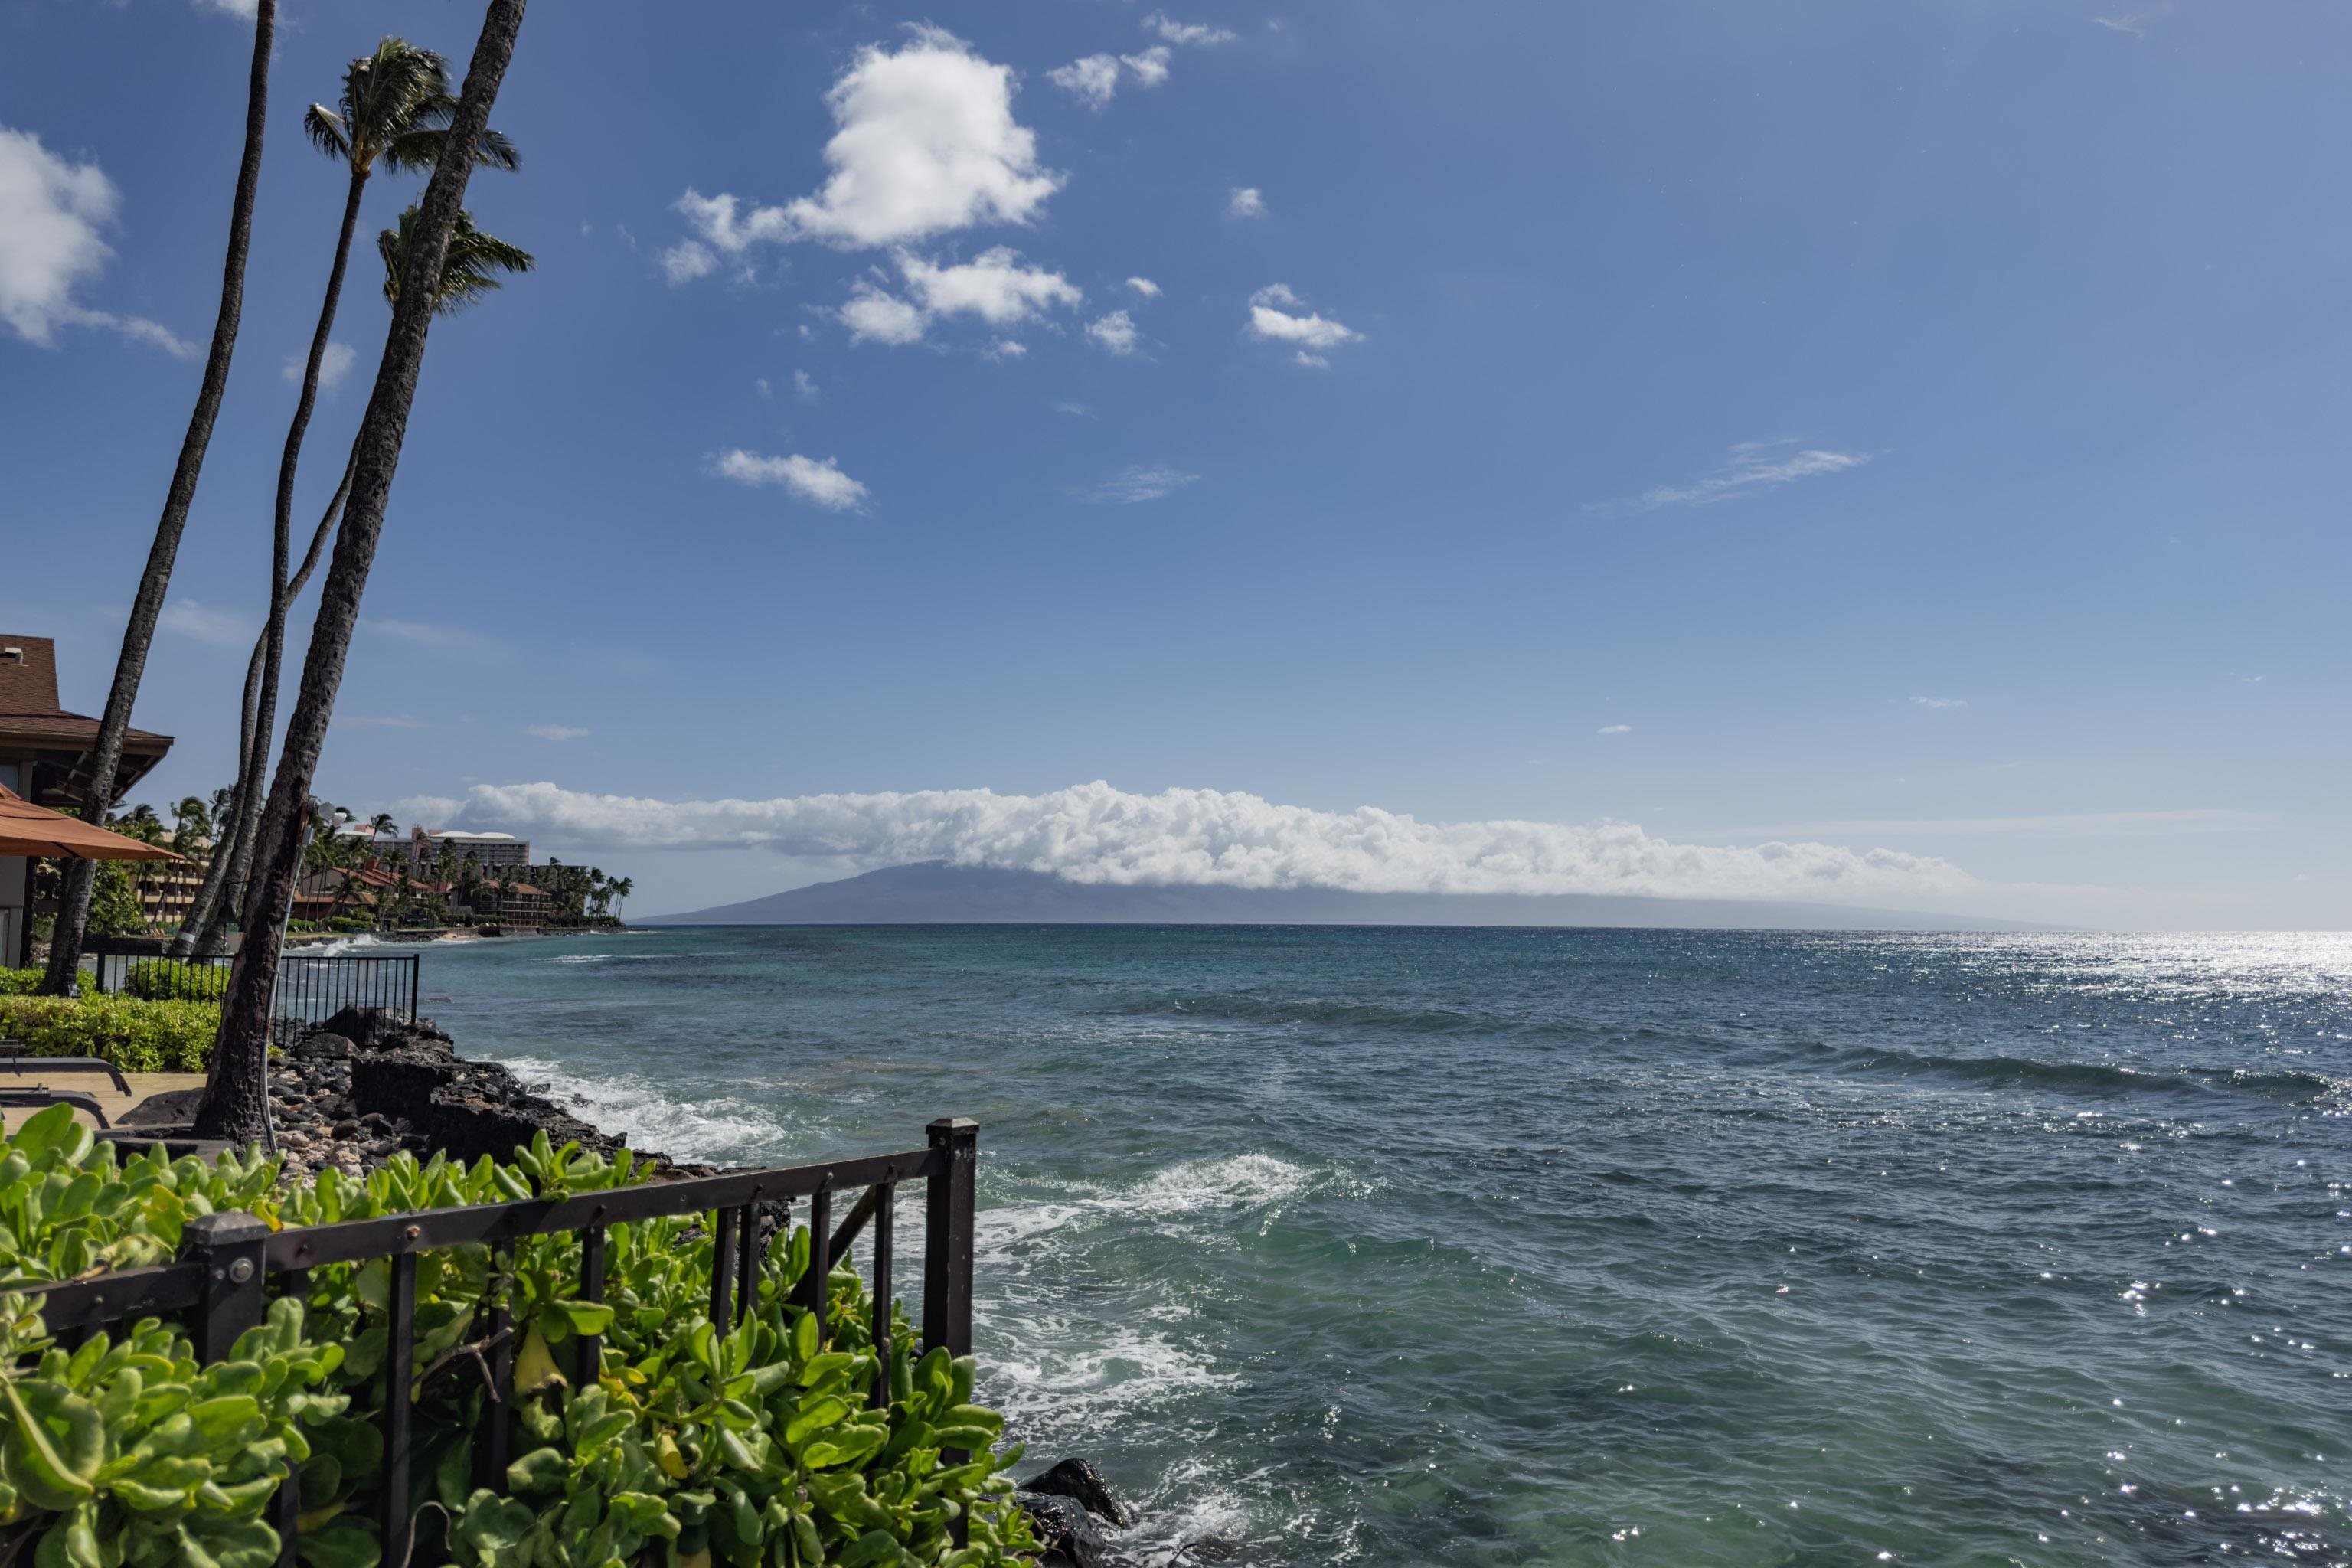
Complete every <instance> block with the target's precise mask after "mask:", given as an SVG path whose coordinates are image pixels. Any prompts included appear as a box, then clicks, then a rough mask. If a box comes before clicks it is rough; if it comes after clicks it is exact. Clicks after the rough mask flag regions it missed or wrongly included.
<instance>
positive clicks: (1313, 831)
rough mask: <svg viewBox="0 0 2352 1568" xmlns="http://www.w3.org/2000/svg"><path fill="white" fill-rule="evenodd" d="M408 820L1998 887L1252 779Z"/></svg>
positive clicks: (1022, 850) (517, 789) (492, 789)
mask: <svg viewBox="0 0 2352 1568" xmlns="http://www.w3.org/2000/svg"><path fill="white" fill-rule="evenodd" d="M401 810H402V814H403V815H404V816H406V817H408V818H411V819H417V820H424V819H437V820H439V821H440V822H441V823H442V824H443V825H444V826H454V827H462V828H467V829H472V830H476V831H485V830H496V831H500V832H508V833H515V834H519V835H522V836H526V837H534V838H540V839H542V840H548V841H552V842H555V843H559V844H562V845H566V846H572V847H578V848H583V849H590V850H599V851H604V850H635V851H639V852H657V851H679V850H698V849H735V850H741V849H762V850H767V851H771V852H772V853H774V854H777V855H779V856H783V857H791V858H795V859H799V860H803V861H810V862H816V863H821V864H830V865H832V866H834V867H836V868H838V874H840V875H844V876H846V875H853V874H856V873H857V872H862V871H869V870H874V869H877V868H882V867H885V866H899V865H907V864H910V863H913V862H916V861H924V860H944V861H947V862H949V863H950V864H952V865H959V866H973V867H992V868H1010V869H1018V870H1030V871H1043V872H1047V873H1051V874H1054V875H1057V876H1060V877H1063V878H1066V879H1068V880H1070V881H1074V882H1087V883H1107V884H1112V885H1118V886H1167V885H1175V886H1209V887H1229V888H1280V889H1294V888H1316V889H1335V890H1339V891H1348V892H1380V893H1522V894H1546V893H1624V894H1643V895H1648V896H1652V897H1663V898H1706V899H1802V900H1821V901H1832V902H1835V901H1841V900H1843V901H1857V902H1858V901H1873V902H1885V901H1886V900H1911V901H1917V900H1937V901H1940V900H1948V899H1950V898H1952V897H1953V896H1955V895H1961V894H1968V893H1974V892H1980V891H1982V890H1983V889H1984V886H1985V884H1983V883H1982V882H1980V881H1979V880H1978V879H1976V878H1975V877H1973V876H1971V875H1970V874H1969V873H1968V872H1967V871H1965V870H1963V869H1961V868H1959V867H1958V866H1955V865H1954V864H1952V863H1951V862H1950V861H1948V860H1942V859H1938V858H1934V857H1930V856H1921V855H1911V854H1906V853H1904V852H1902V851H1899V850H1893V849H1884V848H1872V849H1866V850H1853V849H1849V848H1843V847H1838V846H1835V845H1829V844H1818V843H1770V844H1763V845H1758V846H1754V847H1745V848H1739V847H1725V846H1714V845H1699V844H1679V843H1674V842H1671V841H1669V840H1666V839H1663V838H1659V837H1654V836H1653V835H1651V834H1649V833H1646V832H1644V831H1643V829H1642V828H1641V827H1640V826H1636V825H1634V824H1632V823H1620V822H1603V823H1598V824H1592V825H1588V826H1564V825H1560V824H1557V823H1547V822H1521V821H1507V820H1506V821H1492V822H1454V823H1428V822H1421V821H1418V820H1416V819H1414V818H1413V817H1412V816H1406V815H1402V814H1400V813H1395V812H1389V811H1383V810H1381V809H1380V808H1378V807H1376V806H1360V807H1358V808H1357V809H1355V810H1354V811H1349V812H1332V811H1318V810H1314V809H1311V808H1309V807H1306V806H1296V805H1278V804H1276V803H1275V802H1272V801H1269V800H1266V799H1265V798H1264V797H1263V796H1260V795H1250V794H1247V793H1245V792H1242V791H1225V790H1210V789H1169V790H1163V791H1161V792H1160V794H1158V795H1139V794H1134V793H1131V792H1129V791H1125V790H1119V789H1115V788H1113V787H1112V786H1111V785H1110V784H1106V783H1102V782H1099V781H1097V782H1096V783H1093V784H1078V785H1075V786H1073V787H1071V788H1068V789H1062V790H1055V791H1052V792H1050V793H1048V794H1045V795H998V794H996V793H995V792H994V791H992V790H985V789H965V790H914V791H908V792H905V793H899V792H895V791H893V792H887V793H881V794H873V795H797V796H786V797H782V798H777V799H772V800H713V801H701V800H688V801H665V800H654V799H647V798H644V797H640V796H633V795H595V794H589V793H586V792H583V791H579V790H570V789H565V788H563V787H562V786H561V785H559V784H551V783H538V784H477V785H475V786H474V787H473V788H472V789H471V790H469V791H468V792H467V794H466V795H464V796H463V797H462V798H457V799H451V798H446V797H437V796H426V797H421V798H417V799H413V800H409V801H404V802H403V803H401Z"/></svg>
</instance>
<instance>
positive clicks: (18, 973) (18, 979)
mask: <svg viewBox="0 0 2352 1568" xmlns="http://www.w3.org/2000/svg"><path fill="white" fill-rule="evenodd" d="M41 973H42V972H41V971H40V970H37V969H0V996H30V995H31V994H33V993H34V992H36V991H37V990H39V989H40V987H41Z"/></svg>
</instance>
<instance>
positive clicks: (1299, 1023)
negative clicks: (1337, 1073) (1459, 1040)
mask: <svg viewBox="0 0 2352 1568" xmlns="http://www.w3.org/2000/svg"><path fill="white" fill-rule="evenodd" d="M1118 1011H1119V1012H1120V1013H1121V1014H1122V1015H1124V1016H1127V1017H1130V1018H1181V1019H1187V1020H1196V1021H1198V1022H1201V1023H1221V1024H1223V1023H1230V1024H1261V1025H1270V1026H1285V1027H1293V1028H1331V1029H1370V1030H1380V1031H1383V1032H1389V1033H1395V1034H1407V1035H1433V1036H1448V1035H1476V1034H1497V1035H1511V1036H1529V1035H1543V1036H1562V1037H1588V1036H1590V1035H1591V1033H1592V1032H1593V1031H1592V1030H1591V1029H1590V1028H1589V1027H1587V1026H1582V1025H1580V1024H1577V1023H1574V1022H1572V1021H1564V1020H1560V1019H1535V1018H1526V1017H1520V1016H1514V1015H1511V1014H1505V1013H1486V1012H1473V1011H1467V1010H1463V1009H1458V1008H1451V1007H1395V1006H1390V1005H1386V1004H1384V1003H1379V1002H1339V1001H1333V1000H1329V999H1328V998H1327V999H1306V998H1297V997H1277V996H1249V995H1186V996H1164V997H1158V998H1154V999H1152V1000H1150V1001H1139V1002H1132V1003H1129V1004H1128V1005H1126V1006H1124V1007H1121V1008H1119V1009H1118Z"/></svg>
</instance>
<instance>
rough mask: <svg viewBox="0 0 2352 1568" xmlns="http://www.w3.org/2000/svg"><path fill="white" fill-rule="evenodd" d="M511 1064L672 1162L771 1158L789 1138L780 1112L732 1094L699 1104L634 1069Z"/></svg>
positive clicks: (593, 1119)
mask: <svg viewBox="0 0 2352 1568" xmlns="http://www.w3.org/2000/svg"><path fill="white" fill-rule="evenodd" d="M504 1060H505V1064H506V1066H507V1068H509V1070H511V1071H512V1072H513V1073H514V1075H515V1076H516V1077H517V1078H520V1079H523V1080H524V1081H525V1082H529V1083H537V1082H540V1081H542V1080H544V1081H546V1082H547V1084H548V1086H549V1087H548V1091H547V1092H548V1095H549V1097H550V1098H551V1099H552V1100H555V1101H556V1103H557V1104H559V1105H562V1106H563V1107H564V1108H565V1109H567V1110H571V1111H572V1113H573V1114H574V1115H576V1116H578V1117H579V1118H580V1119H581V1120H582V1121H586V1122H589V1123H590V1124H592V1125H593V1126H595V1127H597V1128H598V1129H600V1130H602V1131H606V1132H611V1133H614V1134H620V1133H626V1134H627V1135H628V1139H629V1142H631V1143H632V1144H635V1145H639V1146H642V1147H645V1148H649V1149H657V1150H659V1151H660V1152H663V1153H665V1154H667V1155H668V1156H669V1157H670V1158H672V1159H674V1160H696V1161H709V1162H712V1163H721V1162H728V1161H742V1160H751V1159H760V1158H764V1157H769V1156H771V1155H772V1154H773V1152H776V1151H778V1150H781V1149H782V1146H783V1142H784V1127H783V1123H782V1121H780V1120H778V1119H777V1117H776V1116H775V1114H774V1113H773V1112H772V1111H769V1110H765V1109H763V1108H761V1107H760V1106H758V1105H754V1104H751V1102H749V1101H747V1100H739V1099H736V1098H734V1097H733V1096H724V1097H717V1098H713V1099H710V1100H702V1101H699V1102H691V1103H690V1102H688V1101H685V1100H679V1099H677V1098H676V1090H675V1089H671V1088H665V1087H664V1086H662V1085H659V1084H656V1083H654V1082H653V1081H652V1080H650V1079H644V1078H640V1077H637V1076H635V1074H623V1075H620V1076H617V1077H613V1078H598V1077H583V1076H581V1075H580V1074H579V1073H578V1071H577V1069H576V1068H568V1067H565V1066H563V1065H562V1064H561V1063H558V1062H552V1061H547V1060H544V1059H541V1058H535V1057H509V1058H504Z"/></svg>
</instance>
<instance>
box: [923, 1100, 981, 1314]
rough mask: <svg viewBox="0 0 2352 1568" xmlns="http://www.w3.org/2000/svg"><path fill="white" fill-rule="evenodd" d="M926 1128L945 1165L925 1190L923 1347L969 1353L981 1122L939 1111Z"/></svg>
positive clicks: (932, 1145) (933, 1147)
mask: <svg viewBox="0 0 2352 1568" xmlns="http://www.w3.org/2000/svg"><path fill="white" fill-rule="evenodd" d="M929 1132H930V1142H931V1148H932V1149H933V1150H934V1151H935V1152H937V1153H939V1154H940V1157H941V1159H942V1160H943V1161H944V1163H945V1168H944V1169H942V1170H940V1171H939V1172H936V1173H933V1175H932V1176H931V1179H930V1182H929V1192H928V1193H927V1194H925V1196H926V1198H927V1200H928V1202H927V1206H926V1210H925V1224H924V1226H923V1348H924V1349H925V1350H929V1349H930V1348H931V1347H932V1346H934V1345H945V1346H947V1347H948V1354H950V1355H970V1354H971V1242H972V1196H973V1194H972V1178H973V1176H974V1175H975V1174H976V1173H977V1171H978V1167H979V1163H980V1123H979V1122H977V1121H973V1120H972V1119H971V1118H970V1117H968V1116H942V1117H940V1119H939V1120H938V1121H934V1122H932V1123H931V1125H930V1128H929Z"/></svg>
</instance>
